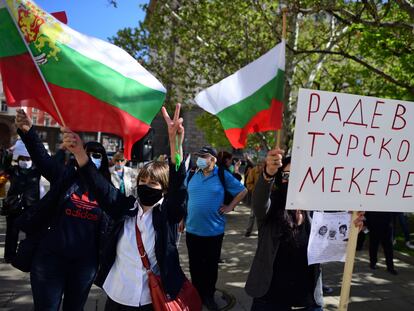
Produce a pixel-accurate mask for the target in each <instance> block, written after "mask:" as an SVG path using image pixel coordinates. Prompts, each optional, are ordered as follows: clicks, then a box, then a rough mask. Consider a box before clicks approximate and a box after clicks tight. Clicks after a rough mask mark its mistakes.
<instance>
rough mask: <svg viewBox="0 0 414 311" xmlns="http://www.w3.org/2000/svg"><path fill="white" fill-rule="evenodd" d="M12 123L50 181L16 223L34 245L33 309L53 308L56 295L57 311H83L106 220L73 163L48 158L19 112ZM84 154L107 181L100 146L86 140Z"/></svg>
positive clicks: (31, 273)
mask: <svg viewBox="0 0 414 311" xmlns="http://www.w3.org/2000/svg"><path fill="white" fill-rule="evenodd" d="M16 125H17V128H18V133H19V135H20V137H21V138H22V140H23V142H24V143H25V145H26V148H27V150H28V151H29V154H30V156H31V158H32V160H33V163H34V164H35V165H36V167H37V169H38V170H39V172H40V173H41V174H42V175H43V176H44V177H45V178H46V179H47V180H49V182H50V191H49V193H48V194H47V195H46V196H45V197H44V199H42V200H41V201H40V202H39V205H38V206H36V207H37V209H35V210H34V212H33V211H31V210H28V212H26V213H25V214H24V219H19V220H20V225H21V228H22V230H23V231H25V232H26V233H28V234H31V235H37V236H39V241H40V242H39V246H38V247H37V249H36V253H35V255H34V258H33V261H32V264H31V269H30V281H31V286H32V292H33V300H34V307H35V310H42V311H46V310H50V311H52V310H53V311H56V310H58V309H59V306H60V304H61V301H62V296H64V300H63V310H68V311H77V310H83V306H84V305H85V302H86V300H87V298H88V294H89V290H90V288H91V286H92V282H93V280H94V278H95V275H96V271H97V267H98V253H99V251H98V250H99V244H100V243H99V242H100V237H101V235H102V232H104V231H105V226H106V223H107V221H106V218H105V216H104V214H103V212H102V209H101V208H100V206H99V204H98V203H97V201H96V193H95V192H94V191H93V190H91V189H90V188H89V187H88V186H87V184H86V183H85V182H84V181H83V180H82V178H81V176H80V174H79V169H78V167H77V166H76V165H75V163H73V162H71V163H68V164H67V165H64V164H63V163H61V161H58V160H57V159H55V158H53V157H51V156H50V155H49V154H48V153H47V151H46V149H45V148H44V146H43V143H42V141H41V140H40V139H39V137H38V136H37V134H36V132H35V130H34V128H33V127H32V123H31V120H30V119H29V118H28V117H27V116H26V114H25V112H24V111H23V110H21V109H20V110H17V115H16ZM82 148H83V146H82ZM84 150H85V152H86V154H87V156H88V158H89V159H91V162H93V164H92V165H95V167H96V168H97V171H96V172H97V174H98V175H99V176H100V177H101V178H102V179H104V180H107V181H108V182H110V175H109V170H108V158H107V156H106V152H105V149H104V148H103V146H102V145H101V144H99V143H96V142H91V143H87V144H86V145H85V149H84ZM40 206H42V208H40Z"/></svg>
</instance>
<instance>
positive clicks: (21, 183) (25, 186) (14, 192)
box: [7, 166, 40, 211]
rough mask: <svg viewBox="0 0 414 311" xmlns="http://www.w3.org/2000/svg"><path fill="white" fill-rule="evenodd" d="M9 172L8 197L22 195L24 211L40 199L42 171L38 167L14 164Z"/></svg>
mask: <svg viewBox="0 0 414 311" xmlns="http://www.w3.org/2000/svg"><path fill="white" fill-rule="evenodd" d="M7 173H8V174H9V175H10V188H9V191H7V197H9V198H10V197H20V198H21V206H22V211H23V210H24V209H25V208H27V207H30V206H32V205H34V204H35V203H36V202H37V201H39V197H40V193H39V181H40V173H39V171H38V170H37V169H36V168H34V167H32V168H30V169H22V168H20V167H19V166H12V167H10V168H9V169H8V170H7Z"/></svg>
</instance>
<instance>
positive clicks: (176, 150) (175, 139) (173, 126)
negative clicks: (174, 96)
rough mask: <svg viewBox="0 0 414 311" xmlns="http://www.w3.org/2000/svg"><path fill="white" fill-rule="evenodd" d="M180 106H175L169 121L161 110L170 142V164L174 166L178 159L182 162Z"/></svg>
mask: <svg viewBox="0 0 414 311" xmlns="http://www.w3.org/2000/svg"><path fill="white" fill-rule="evenodd" d="M180 110H181V104H177V105H176V106H175V112H174V118H173V119H172V120H171V118H170V116H169V115H168V112H167V109H165V107H162V108H161V112H162V116H163V117H164V120H165V123H166V124H167V127H168V138H169V141H170V153H171V163H173V164H176V161H177V160H178V158H177V156H179V159H180V160H181V161H182V160H183V147H182V146H183V141H184V126H183V122H184V120H183V118H180Z"/></svg>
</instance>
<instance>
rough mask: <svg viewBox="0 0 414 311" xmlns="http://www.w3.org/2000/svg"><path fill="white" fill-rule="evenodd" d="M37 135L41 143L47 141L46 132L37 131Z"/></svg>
mask: <svg viewBox="0 0 414 311" xmlns="http://www.w3.org/2000/svg"><path fill="white" fill-rule="evenodd" d="M37 135H38V136H39V137H40V139H41V140H43V141H45V140H46V139H47V132H46V131H37Z"/></svg>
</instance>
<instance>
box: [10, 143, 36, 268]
mask: <svg viewBox="0 0 414 311" xmlns="http://www.w3.org/2000/svg"><path fill="white" fill-rule="evenodd" d="M13 160H14V161H16V162H17V163H18V165H16V166H12V167H11V168H10V169H9V170H8V174H9V176H10V177H9V178H10V188H9V191H8V192H7V196H6V199H5V206H4V210H3V213H4V214H6V224H7V229H6V243H5V246H4V261H5V262H6V263H10V262H11V261H12V259H13V258H14V257H15V256H16V249H17V243H18V240H19V229H18V228H17V227H16V225H15V220H16V218H18V217H19V216H20V215H22V213H23V212H24V211H25V209H27V208H28V207H30V206H32V205H34V204H35V203H36V202H37V201H38V200H39V197H40V191H39V181H40V173H39V171H38V170H37V169H36V168H35V167H34V166H33V164H32V160H31V158H30V155H29V153H28V152H27V150H26V147H25V145H24V143H23V142H22V141H21V140H18V141H17V142H16V144H15V146H14V149H13Z"/></svg>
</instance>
